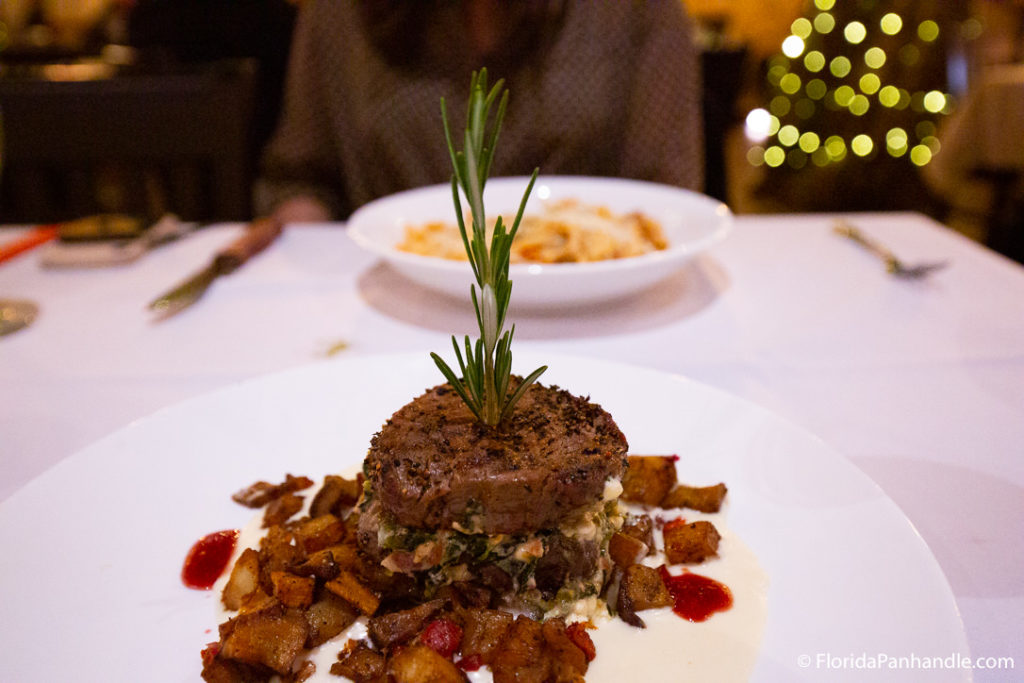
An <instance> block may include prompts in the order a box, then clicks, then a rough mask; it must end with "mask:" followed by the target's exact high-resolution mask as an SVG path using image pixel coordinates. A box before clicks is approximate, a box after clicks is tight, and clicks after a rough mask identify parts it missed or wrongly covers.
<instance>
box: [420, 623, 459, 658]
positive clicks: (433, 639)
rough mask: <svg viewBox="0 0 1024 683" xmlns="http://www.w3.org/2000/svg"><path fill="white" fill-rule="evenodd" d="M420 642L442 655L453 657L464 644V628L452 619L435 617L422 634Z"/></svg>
mask: <svg viewBox="0 0 1024 683" xmlns="http://www.w3.org/2000/svg"><path fill="white" fill-rule="evenodd" d="M420 642H422V643H423V644H424V645H426V646H427V647H429V648H430V649H431V650H433V651H434V652H436V653H437V654H439V655H441V656H442V657H449V658H450V657H451V656H452V655H454V654H455V653H456V652H458V651H459V645H461V644H462V628H461V627H460V626H459V625H458V624H456V623H455V622H454V621H452V620H451V619H443V618H442V619H434V620H433V621H431V622H430V623H429V624H427V626H426V628H424V629H423V633H421V634H420Z"/></svg>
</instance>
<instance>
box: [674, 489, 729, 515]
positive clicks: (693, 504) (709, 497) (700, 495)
mask: <svg viewBox="0 0 1024 683" xmlns="http://www.w3.org/2000/svg"><path fill="white" fill-rule="evenodd" d="M726 491H727V489H726V488H725V484H715V485H714V486H687V485H686V484H677V485H676V486H675V487H674V488H673V489H672V490H671V491H669V492H668V495H666V496H665V498H664V499H662V501H661V507H663V508H690V509H691V510H699V511H700V512H718V511H719V510H720V509H721V507H722V500H723V499H724V498H725V493H726Z"/></svg>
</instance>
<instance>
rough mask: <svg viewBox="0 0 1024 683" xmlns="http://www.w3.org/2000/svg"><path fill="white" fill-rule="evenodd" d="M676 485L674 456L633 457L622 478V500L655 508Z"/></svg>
mask: <svg viewBox="0 0 1024 683" xmlns="http://www.w3.org/2000/svg"><path fill="white" fill-rule="evenodd" d="M675 485H676V463H675V457H674V456H663V455H631V456H629V468H628V469H627V470H626V474H625V475H624V476H623V477H622V499H623V500H626V501H629V502H632V503H640V504H642V505H648V506H651V507H654V506H657V505H660V504H661V500H662V498H664V497H665V495H666V494H667V493H668V492H669V491H671V490H672V487H673V486H675Z"/></svg>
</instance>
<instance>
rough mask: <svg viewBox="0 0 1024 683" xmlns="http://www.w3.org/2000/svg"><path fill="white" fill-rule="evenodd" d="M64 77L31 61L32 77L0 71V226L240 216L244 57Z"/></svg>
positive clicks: (248, 80) (251, 82)
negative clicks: (118, 217) (120, 216)
mask: <svg viewBox="0 0 1024 683" xmlns="http://www.w3.org/2000/svg"><path fill="white" fill-rule="evenodd" d="M62 66H63V70H62V69H61V67H62ZM47 68H49V71H47ZM62 74H66V75H67V78H64V79H62ZM74 74H75V72H74V71H73V70H71V69H69V68H67V65H38V66H34V67H33V69H32V72H31V76H29V75H26V74H25V73H21V74H17V75H10V76H5V77H2V78H0V111H2V115H3V125H4V138H5V147H4V150H3V152H2V153H3V154H4V164H3V169H2V174H3V175H2V188H0V222H3V223H14V222H18V223H25V222H33V223H42V222H56V221H61V220H68V219H72V218H76V217H81V216H85V215H90V214H93V213H104V212H118V213H131V214H135V215H141V216H144V217H146V218H150V219H153V218H156V217H158V216H160V215H162V214H163V213H166V212H174V213H176V214H178V215H179V217H181V218H182V219H185V220H203V221H205V220H245V219H247V218H249V217H250V212H251V210H250V185H251V179H252V168H253V164H254V160H253V159H252V158H251V157H252V152H251V149H252V147H251V144H250V143H251V136H252V119H253V105H254V102H253V99H254V94H253V93H254V89H255V83H256V66H255V63H254V62H253V61H251V60H228V61H224V62H215V63H208V64H204V65H202V66H200V67H195V68H192V69H189V70H187V71H177V70H176V71H174V72H171V73H144V72H133V71H131V70H128V71H125V72H115V73H111V74H107V75H106V76H105V77H98V78H89V79H85V80H75V75H74Z"/></svg>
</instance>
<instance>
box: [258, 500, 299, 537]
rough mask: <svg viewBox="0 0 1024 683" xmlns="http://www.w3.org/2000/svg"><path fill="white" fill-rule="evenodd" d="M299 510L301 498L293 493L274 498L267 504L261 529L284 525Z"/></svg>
mask: <svg viewBox="0 0 1024 683" xmlns="http://www.w3.org/2000/svg"><path fill="white" fill-rule="evenodd" d="M301 509H302V496H297V495H295V494H294V493H286V494H284V495H283V496H280V497H278V498H275V499H274V500H272V501H270V503H269V504H267V509H266V510H264V512H263V528H264V529H267V528H270V527H272V526H277V525H279V524H284V523H285V522H287V521H288V519H289V518H291V516H292V515H294V514H295V513H296V512H298V511H299V510H301Z"/></svg>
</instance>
